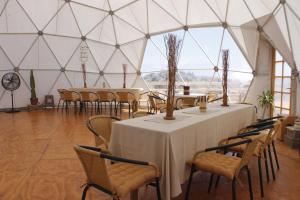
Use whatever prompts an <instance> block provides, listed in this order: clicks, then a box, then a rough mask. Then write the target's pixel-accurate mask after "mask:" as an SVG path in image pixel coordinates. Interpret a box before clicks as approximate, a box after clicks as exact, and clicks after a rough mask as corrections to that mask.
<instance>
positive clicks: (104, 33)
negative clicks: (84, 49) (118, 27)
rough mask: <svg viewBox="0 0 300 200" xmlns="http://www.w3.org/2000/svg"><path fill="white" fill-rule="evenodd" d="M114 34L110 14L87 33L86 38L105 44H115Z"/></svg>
mask: <svg viewBox="0 0 300 200" xmlns="http://www.w3.org/2000/svg"><path fill="white" fill-rule="evenodd" d="M115 36H116V34H115V29H114V25H113V21H112V17H111V16H107V17H105V18H104V20H103V21H102V22H101V23H99V24H98V25H97V26H96V27H95V28H94V29H93V30H92V31H91V32H89V33H88V34H87V38H89V39H92V40H96V41H100V42H104V43H107V44H112V45H115V44H116V37H115Z"/></svg>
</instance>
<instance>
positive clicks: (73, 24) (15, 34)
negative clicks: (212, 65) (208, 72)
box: [0, 0, 300, 107]
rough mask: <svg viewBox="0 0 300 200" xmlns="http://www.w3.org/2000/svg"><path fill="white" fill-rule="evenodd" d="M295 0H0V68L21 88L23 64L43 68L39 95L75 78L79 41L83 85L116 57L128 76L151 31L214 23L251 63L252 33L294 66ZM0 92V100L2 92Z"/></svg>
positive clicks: (113, 68)
mask: <svg viewBox="0 0 300 200" xmlns="http://www.w3.org/2000/svg"><path fill="white" fill-rule="evenodd" d="M299 4H300V2H299V1H298V0H286V1H285V0H281V1H279V0H160V1H158V0H65V1H63V0H0V73H1V74H3V73H5V72H6V71H11V70H15V71H17V72H19V73H20V74H21V76H22V77H21V78H22V79H23V81H24V83H25V84H23V85H25V87H28V84H27V83H26V81H25V80H28V74H29V73H28V69H35V71H36V72H38V73H40V75H39V78H37V79H41V80H43V77H42V78H41V76H47V75H48V77H47V78H48V79H49V82H51V83H50V84H49V83H43V84H44V86H45V87H46V85H47V84H48V86H47V89H45V88H43V89H41V91H40V92H41V93H42V94H48V93H52V92H53V91H55V90H56V89H57V88H58V87H76V86H79V85H82V84H77V85H74V83H73V82H74V81H73V80H77V79H78V76H80V74H79V73H75V72H80V71H81V60H80V54H81V51H80V49H81V48H80V47H82V46H87V47H88V52H87V54H88V61H87V63H86V66H87V72H88V80H89V82H90V83H91V85H93V86H97V84H98V83H102V82H101V81H102V79H105V77H107V78H108V77H109V76H114V74H119V73H122V64H124V63H127V65H128V66H129V67H128V73H130V74H131V76H132V79H136V75H139V74H140V73H139V72H140V70H141V66H142V60H143V55H144V51H145V48H146V45H147V41H148V39H149V38H151V37H152V36H153V35H157V34H161V33H165V32H170V31H174V30H179V29H184V30H188V29H191V28H195V27H216V26H223V27H224V28H226V29H227V31H228V32H229V33H230V35H231V36H232V38H233V39H234V41H235V42H236V43H237V45H238V47H239V48H240V50H241V52H242V53H243V55H244V56H245V58H246V60H247V61H248V63H249V65H250V66H251V68H252V69H253V70H255V68H256V67H257V66H256V57H257V50H258V42H259V35H260V33H262V34H264V36H265V37H266V38H267V39H268V40H269V42H271V43H272V45H273V46H274V47H275V48H277V49H278V50H279V52H280V53H281V54H282V56H283V57H284V58H285V59H286V61H287V62H288V63H289V64H290V65H291V66H292V67H293V68H296V66H298V69H299V68H300V46H299V45H298V44H300V37H299V35H300V5H299ZM258 67H259V66H258ZM103 75H104V76H103ZM80 78H81V77H80ZM62 79H63V80H62ZM114 79H115V78H114ZM100 80H101V81H100ZM37 81H38V80H37ZM41 84H42V83H41ZM0 92H1V91H0ZM0 95H1V96H0V107H1V98H3V96H4V92H2V94H0ZM20 95H21V94H20Z"/></svg>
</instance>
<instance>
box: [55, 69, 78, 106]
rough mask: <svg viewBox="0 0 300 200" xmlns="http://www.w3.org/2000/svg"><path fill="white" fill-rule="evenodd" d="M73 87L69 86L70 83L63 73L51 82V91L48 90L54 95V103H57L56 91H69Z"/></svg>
mask: <svg viewBox="0 0 300 200" xmlns="http://www.w3.org/2000/svg"><path fill="white" fill-rule="evenodd" d="M72 87H73V86H72V85H71V83H70V82H69V80H68V78H67V76H66V74H65V73H64V72H60V73H59V75H58V77H57V78H56V79H55V80H53V82H52V81H51V90H50V92H49V93H50V94H53V95H54V98H55V102H56V103H58V100H59V98H58V95H57V94H58V92H57V90H58V89H69V88H72Z"/></svg>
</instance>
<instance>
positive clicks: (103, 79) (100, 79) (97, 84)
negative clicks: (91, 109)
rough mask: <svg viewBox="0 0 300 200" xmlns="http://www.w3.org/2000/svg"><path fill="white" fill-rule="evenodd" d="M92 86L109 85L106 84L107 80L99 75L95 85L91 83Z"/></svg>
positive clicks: (101, 86)
mask: <svg viewBox="0 0 300 200" xmlns="http://www.w3.org/2000/svg"><path fill="white" fill-rule="evenodd" d="M93 87H96V88H110V85H109V84H108V82H107V81H106V79H105V78H104V76H100V77H99V78H98V79H97V80H96V82H95V85H93Z"/></svg>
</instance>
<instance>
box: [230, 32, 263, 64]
mask: <svg viewBox="0 0 300 200" xmlns="http://www.w3.org/2000/svg"><path fill="white" fill-rule="evenodd" d="M230 30H231V33H232V34H233V35H234V37H235V39H236V41H237V42H238V44H239V46H240V47H241V49H242V50H243V52H244V54H245V56H247V58H248V60H249V62H250V64H251V66H252V67H253V69H254V68H255V63H256V53H257V49H258V42H259V33H258V31H257V30H256V29H250V28H247V27H246V28H242V27H240V28H236V27H234V28H230Z"/></svg>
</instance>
